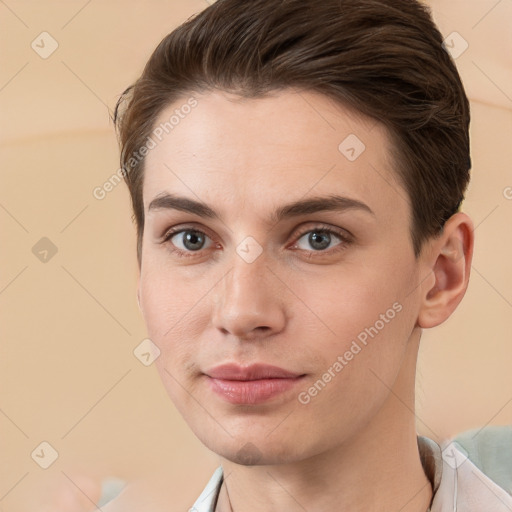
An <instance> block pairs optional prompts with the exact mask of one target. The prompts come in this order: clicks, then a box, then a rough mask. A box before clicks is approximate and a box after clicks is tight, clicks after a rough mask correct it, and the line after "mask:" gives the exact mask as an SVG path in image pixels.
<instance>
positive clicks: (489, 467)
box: [451, 425, 512, 494]
mask: <svg viewBox="0 0 512 512" xmlns="http://www.w3.org/2000/svg"><path fill="white" fill-rule="evenodd" d="M451 442H452V443H454V444H456V445H457V447H458V448H459V451H461V452H462V453H463V455H464V456H465V457H467V458H468V459H469V460H470V461H471V462H472V463H473V464H474V465H475V466H476V467H477V468H478V469H480V471H482V473H484V474H485V475H486V476H487V477H488V478H490V479H491V480H492V481H493V482H495V483H496V484H497V485H499V486H500V487H501V488H503V489H504V490H505V491H507V492H508V493H509V494H512V425H503V426H501V425H492V426H486V427H482V428H474V429H471V430H467V431H464V432H461V433H459V434H457V435H456V436H455V437H453V438H452V440H451Z"/></svg>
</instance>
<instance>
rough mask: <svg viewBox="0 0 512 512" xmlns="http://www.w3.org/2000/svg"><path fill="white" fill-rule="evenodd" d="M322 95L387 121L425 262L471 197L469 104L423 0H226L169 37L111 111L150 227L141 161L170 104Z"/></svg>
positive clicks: (136, 207) (138, 205) (137, 207)
mask: <svg viewBox="0 0 512 512" xmlns="http://www.w3.org/2000/svg"><path fill="white" fill-rule="evenodd" d="M287 88H297V89H300V90H306V91H312V92H318V93H321V94H324V95H326V96H328V97H330V98H332V99H333V100H335V101H336V102H339V103H341V104H342V105H344V106H346V107H349V108H352V109H354V110H356V111H358V112H360V113H361V114H363V115H365V116H368V117H370V118H372V119H374V120H376V121H378V122H380V123H382V124H383V125H384V126H385V127H386V128H387V131H388V134H389V136H390V140H391V144H392V157H393V164H394V170H395V172H396V174H397V177H398V180H399V182H400V183H401V184H402V185H403V188H404V189H405V190H406V192H407V195H408V198H409V201H410V204H411V210H412V211H411V216H412V218H411V222H410V235H411V242H412V246H413V249H414V254H415V256H416V257H418V256H419V254H420V253H421V249H422V246H423V244H424V242H425V241H426V240H427V239H428V238H430V237H433V236H438V235H439V234H441V233H442V230H443V226H444V224H445V222H446V221H447V220H448V219H449V218H450V217H451V216H452V215H453V214H454V213H456V212H457V211H458V210H459V208H460V205H461V203H462V201H463V199H464V193H465V190H466V188H467V185H468V182H469V170H470V168H471V159H470V145H469V122H470V112H469V102H468V99H467V97H466V94H465V91H464V88H463V85H462V82H461V79H460V76H459V74H458V72H457V68H456V66H455V64H454V62H453V60H452V59H451V57H450V55H449V54H448V52H447V51H446V50H445V48H444V47H443V38H442V36H441V33H440V32H439V30H438V28H437V27H436V26H435V24H434V22H433V20H432V18H431V14H430V11H429V9H428V7H427V6H425V5H423V4H421V3H420V2H419V1H417V0H386V1H384V0H322V1H321V2H319V1H318V0H282V1H276V0H251V1H250V2H247V1H243V0H217V2H215V3H214V4H212V5H211V6H209V7H208V8H206V9H205V10H203V11H201V12H200V13H198V14H196V15H194V16H192V17H191V18H189V19H188V20H187V21H186V22H185V23H183V24H182V25H180V26H179V27H178V28H176V29H175V30H173V31H172V32H171V33H170V34H168V35H167V36H166V37H165V38H164V39H163V40H162V41H161V42H160V43H159V44H158V46H157V47H156V49H155V50H154V52H153V54H152V55H151V57H150V58H149V60H148V62H147V63H146V65H145V67H144V70H143V72H142V75H141V76H140V78H139V79H138V80H137V81H136V82H135V83H134V84H132V85H131V86H130V87H128V89H126V90H125V91H124V93H123V94H122V95H121V97H120V98H119V100H118V102H117V105H116V107H115V111H114V118H113V120H114V124H115V126H116V129H117V132H118V137H119V143H120V148H121V156H120V163H121V168H122V169H123V172H124V178H125V181H126V183H127V185H128V188H129V192H130V196H131V201H132V208H133V217H134V220H135V223H136V227H137V258H138V262H139V265H140V264H141V259H142V238H143V233H144V217H145V216H144V203H143V194H142V192H143V182H144V159H143V158H142V159H134V158H133V155H134V154H138V152H139V150H140V148H141V147H143V146H144V145H145V143H146V141H147V138H148V137H149V136H150V135H151V133H152V131H153V129H154V126H155V122H156V119H157V118H158V116H159V114H160V113H161V112H162V110H163V109H165V108H166V107H167V106H169V105H171V104H173V103H174V102H176V101H177V100H178V99H179V98H182V97H184V96H186V95H187V94H191V93H192V92H208V91H212V90H216V89H217V90H222V91H226V92H231V93H235V94H237V95H240V96H241V97H245V98H254V99H256V98H263V97H265V96H266V95H268V94H270V93H271V92H273V91H278V90H283V89H287Z"/></svg>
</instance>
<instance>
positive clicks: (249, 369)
mask: <svg viewBox="0 0 512 512" xmlns="http://www.w3.org/2000/svg"><path fill="white" fill-rule="evenodd" d="M205 373H206V375H209V376H210V377H212V378H214V379H225V380H258V379H293V378H296V377H300V374H298V373H293V372H289V371H287V370H284V369H283V368H279V367H278V366H271V365H268V364H261V363H259V364H252V365H251V366H245V367H244V366H239V365H237V364H233V363H230V364H223V365H220V366H216V367H215V368H212V369H211V370H209V371H207V372H205Z"/></svg>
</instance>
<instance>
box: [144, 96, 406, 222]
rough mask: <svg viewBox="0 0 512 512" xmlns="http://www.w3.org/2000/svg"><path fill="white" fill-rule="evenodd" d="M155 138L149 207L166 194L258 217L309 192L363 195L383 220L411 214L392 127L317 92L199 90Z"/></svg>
mask: <svg viewBox="0 0 512 512" xmlns="http://www.w3.org/2000/svg"><path fill="white" fill-rule="evenodd" d="M192 97H193V101H191V98H192ZM189 104H192V105H195V106H194V107H193V108H184V106H186V105H189ZM151 137H152V139H153V140H154V143H155V146H154V148H153V149H151V151H150V152H149V154H148V155H147V157H146V163H145V178H144V187H143V197H144V206H145V208H146V209H147V207H148V204H149V202H150V201H151V199H152V198H154V197H155V196H156V195H158V194H160V193H162V192H164V191H167V192H179V193H181V194H182V195H188V196H190V197H192V196H196V197H195V199H197V198H199V199H201V200H205V201H206V198H208V199H209V201H208V202H209V203H210V202H214V203H216V206H219V208H223V207H228V204H230V205H233V206H240V207H242V206H247V205H249V204H250V205H252V207H254V209H255V213H256V212H257V209H258V208H260V207H261V208H263V207H264V205H265V203H267V202H268V203H272V204H276V203H279V202H282V201H281V198H283V197H286V199H288V200H290V199H298V198H300V197H303V196H305V195H307V194H308V192H309V191H311V192H313V193H314V195H319V194H322V193H325V194H328V193H339V194H342V195H345V196H349V197H352V198H354V199H359V200H361V201H364V202H365V203H371V205H372V209H374V211H375V210H377V211H379V210H380V212H381V214H382V215H386V214H390V213H392V211H394V212H395V213H396V212H397V210H400V209H401V210H402V211H399V213H401V214H402V215H403V213H405V212H406V211H407V209H408V204H407V203H408V200H407V196H406V193H405V192H404V190H403V189H402V187H401V185H400V184H399V182H398V179H397V176H396V173H395V171H394V170H393V162H392V159H391V157H390V140H389V137H388V134H387V131H386V129H385V128H384V126H383V125H382V124H381V123H378V122H376V121H374V120H373V119H369V118H367V117H364V116H362V115H361V114H359V113H356V112H354V111H353V110H351V109H349V108H347V107H345V106H343V105H341V104H339V103H337V102H335V101H333V100H332V99H330V98H328V97H326V96H324V95H321V94H318V93H315V92H304V91H301V92H297V91H294V90H284V91H279V92H276V93H274V94H272V95H271V96H268V97H264V98H257V99H245V98H240V97H239V96H236V95H233V94H229V93H225V92H221V91H215V92H210V93H207V94H191V95H190V96H184V97H183V98H182V99H180V100H178V101H175V102H174V103H173V104H172V105H170V106H168V107H167V108H165V109H164V110H163V111H162V112H161V113H160V115H159V116H158V118H157V120H156V122H155V124H154V127H153V132H152V135H151ZM228 202H229V203H228ZM398 203H403V204H402V205H401V206H400V205H399V204H398Z"/></svg>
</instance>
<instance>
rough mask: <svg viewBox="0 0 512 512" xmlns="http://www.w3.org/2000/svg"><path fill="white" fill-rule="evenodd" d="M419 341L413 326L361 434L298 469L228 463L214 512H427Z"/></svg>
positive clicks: (428, 490)
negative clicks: (419, 425) (418, 398)
mask: <svg viewBox="0 0 512 512" xmlns="http://www.w3.org/2000/svg"><path fill="white" fill-rule="evenodd" d="M420 336H421V331H420V330H419V329H415V331H414V332H413V333H412V336H411V338H410V340H409V345H408V348H407V351H406V354H405V357H404V361H403V364H402V367H401V371H400V373H399V374H398V376H397V379H396V381H395V383H394V384H393V386H392V387H391V389H390V393H389V395H388V397H387V399H386V401H385V402H384V404H383V406H382V407H381V409H380V410H379V412H378V413H377V414H376V415H375V416H374V417H373V418H372V420H371V422H370V423H369V424H367V425H366V426H365V428H364V429H362V430H361V431H359V432H358V433H357V435H355V436H353V437H351V438H350V439H347V440H346V441H344V442H343V443H342V444H340V445H338V446H335V447H334V448H333V449H330V450H329V451H328V452H325V453H319V454H317V455H315V456H314V457H311V458H308V459H307V460H302V461H300V462H298V463H293V464H281V465H280V464H275V465H268V466H242V465H239V464H235V463H233V462H231V461H229V460H226V459H222V466H223V469H224V479H225V480H224V483H223V485H222V488H221V491H220V493H219V498H218V502H217V507H216V509H215V510H216V512H241V511H243V512H278V511H282V510H288V511H290V512H295V511H297V512H299V511H300V512H303V511H304V510H315V512H328V511H329V512H330V511H332V510H337V511H339V512H348V511H350V512H363V511H367V510H372V511H375V512H387V511H389V510H400V512H426V511H427V509H428V507H429V505H430V501H431V499H432V486H431V484H430V481H429V480H428V478H427V477H426V476H425V473H424V471H423V467H422V465H421V459H420V455H419V451H418V445H417V432H416V421H415V420H416V418H415V415H414V382H415V370H416V357H417V352H418V347H419V340H420ZM383 385H385V384H384V383H383Z"/></svg>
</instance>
